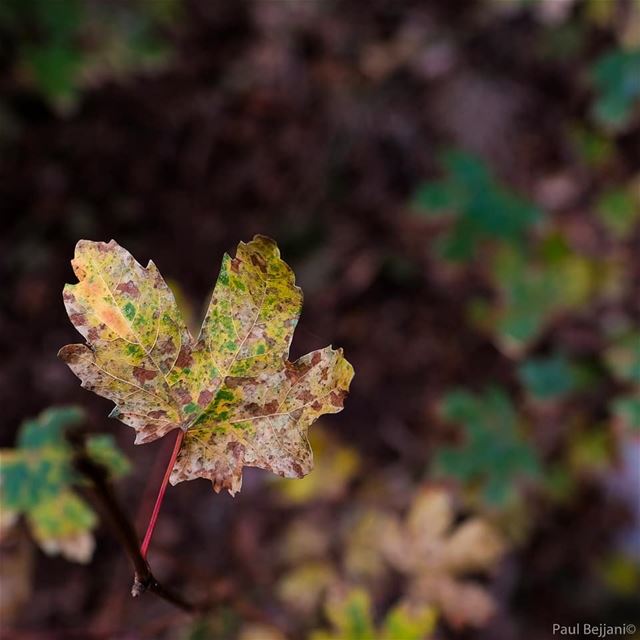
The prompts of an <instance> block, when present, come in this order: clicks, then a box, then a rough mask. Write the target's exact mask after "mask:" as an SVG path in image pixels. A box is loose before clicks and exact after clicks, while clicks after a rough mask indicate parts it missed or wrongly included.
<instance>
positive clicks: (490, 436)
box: [434, 387, 540, 507]
mask: <svg viewBox="0 0 640 640" xmlns="http://www.w3.org/2000/svg"><path fill="white" fill-rule="evenodd" d="M442 416H443V417H444V419H445V420H447V421H449V422H453V423H456V424H459V425H461V426H462V428H463V430H464V437H463V441H462V443H461V444H460V445H459V446H444V447H441V448H440V450H439V451H438V453H437V455H436V458H435V461H434V467H435V473H436V475H444V476H448V477H451V478H455V479H456V480H459V481H460V482H462V483H463V485H464V486H465V487H466V488H467V489H468V490H469V491H470V492H471V493H472V494H473V495H474V496H475V495H479V496H480V498H481V499H482V500H483V501H486V503H487V504H488V505H490V506H493V507H503V506H506V504H507V503H509V502H510V501H512V500H513V499H514V498H515V497H516V496H517V493H518V486H519V481H520V480H522V479H523V478H530V479H535V478H537V477H538V476H539V474H540V464H539V461H538V458H537V454H536V451H535V448H534V447H533V445H532V444H531V443H530V442H528V441H527V440H526V439H525V437H524V435H523V434H522V431H521V423H520V419H519V417H518V414H517V412H516V410H515V408H514V406H513V403H512V402H511V400H510V399H509V396H508V395H507V393H506V392H505V391H504V389H501V388H499V387H489V388H488V389H486V390H485V391H483V392H481V393H472V392H470V391H467V390H465V389H459V390H456V391H451V392H450V393H448V394H447V395H446V396H445V397H444V399H443V402H442Z"/></svg>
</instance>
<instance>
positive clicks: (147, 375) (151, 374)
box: [133, 367, 158, 384]
mask: <svg viewBox="0 0 640 640" xmlns="http://www.w3.org/2000/svg"><path fill="white" fill-rule="evenodd" d="M157 375H158V372H157V371H152V370H151V369H145V368H144V367H133V377H134V378H135V379H136V380H137V381H138V382H139V383H140V384H144V383H145V382H146V381H147V380H153V379H154V378H155V377H156V376H157Z"/></svg>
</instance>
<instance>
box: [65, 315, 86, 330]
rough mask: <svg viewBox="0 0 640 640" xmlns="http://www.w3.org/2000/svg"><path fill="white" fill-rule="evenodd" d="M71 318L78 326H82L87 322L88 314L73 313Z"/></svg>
mask: <svg viewBox="0 0 640 640" xmlns="http://www.w3.org/2000/svg"><path fill="white" fill-rule="evenodd" d="M69 320H71V322H73V324H75V325H76V327H81V326H82V325H84V324H86V323H87V316H85V315H84V313H72V314H71V315H70V316H69Z"/></svg>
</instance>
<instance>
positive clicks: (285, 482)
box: [273, 425, 360, 504]
mask: <svg viewBox="0 0 640 640" xmlns="http://www.w3.org/2000/svg"><path fill="white" fill-rule="evenodd" d="M318 427H319V425H317V426H316V428H314V429H313V430H312V431H311V434H310V436H309V442H310V444H311V448H312V450H313V452H314V457H316V458H318V459H320V460H322V464H316V465H315V468H314V471H313V473H311V474H309V475H307V476H305V477H304V478H301V479H295V480H289V479H282V478H274V479H273V483H274V484H275V485H276V487H277V490H278V492H279V493H280V495H281V496H282V499H283V502H286V503H289V504H303V503H305V502H309V501H311V500H337V499H340V498H342V497H344V495H345V493H346V490H347V486H348V483H349V481H350V480H351V479H352V478H353V477H354V476H355V475H356V473H357V472H358V468H359V466H360V460H359V457H358V453H357V451H355V450H354V449H352V448H350V447H346V446H344V445H341V444H340V443H339V442H337V441H336V440H335V439H334V438H332V437H331V436H330V435H329V433H327V432H326V431H324V430H322V428H321V427H320V428H318Z"/></svg>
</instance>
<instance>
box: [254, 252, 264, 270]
mask: <svg viewBox="0 0 640 640" xmlns="http://www.w3.org/2000/svg"><path fill="white" fill-rule="evenodd" d="M251 264H253V266H254V267H258V269H260V271H262V273H266V272H267V263H266V262H265V260H264V258H263V257H262V256H259V255H256V254H255V253H254V254H252V255H251Z"/></svg>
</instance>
